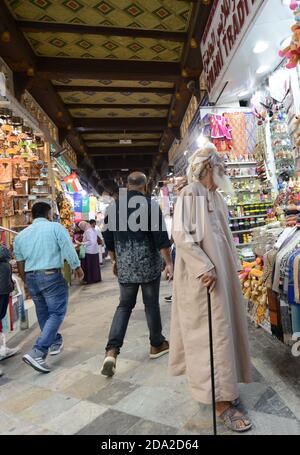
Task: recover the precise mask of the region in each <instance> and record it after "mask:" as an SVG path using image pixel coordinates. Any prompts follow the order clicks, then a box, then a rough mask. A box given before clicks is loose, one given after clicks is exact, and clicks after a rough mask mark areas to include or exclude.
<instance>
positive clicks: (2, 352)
mask: <svg viewBox="0 0 300 455" xmlns="http://www.w3.org/2000/svg"><path fill="white" fill-rule="evenodd" d="M19 352H20V348H19V347H18V348H12V349H11V348H7V347H4V346H1V349H0V360H4V359H8V358H9V357H12V356H13V355H16V354H18V353H19Z"/></svg>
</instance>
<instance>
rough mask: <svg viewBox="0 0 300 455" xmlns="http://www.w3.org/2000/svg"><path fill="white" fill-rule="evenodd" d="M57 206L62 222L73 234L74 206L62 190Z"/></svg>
mask: <svg viewBox="0 0 300 455" xmlns="http://www.w3.org/2000/svg"><path fill="white" fill-rule="evenodd" d="M57 206H58V209H59V216H60V223H61V224H62V225H63V226H64V227H65V228H66V229H67V230H68V231H69V232H70V234H72V226H73V218H74V212H73V207H72V205H71V203H70V201H68V199H67V198H66V197H65V195H64V193H62V192H61V193H59V195H58V196H57Z"/></svg>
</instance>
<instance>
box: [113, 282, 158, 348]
mask: <svg viewBox="0 0 300 455" xmlns="http://www.w3.org/2000/svg"><path fill="white" fill-rule="evenodd" d="M119 284H120V304H119V306H118V308H117V309H116V312H115V315H114V319H113V322H112V325H111V329H110V332H109V337H108V338H109V339H108V343H107V346H106V350H107V351H109V350H115V351H116V352H117V353H118V354H119V352H120V348H121V347H122V346H123V342H124V338H125V335H126V330H127V326H128V322H129V319H130V316H131V313H132V310H133V308H134V307H135V304H136V298H137V293H138V290H139V287H140V286H141V288H142V294H143V301H144V305H145V313H146V319H147V324H148V329H149V332H150V344H151V346H154V347H156V348H157V347H159V346H161V345H162V343H163V342H164V341H165V337H164V336H163V335H162V326H161V316H160V308H159V288H160V276H159V277H158V278H157V279H156V280H154V281H151V282H150V283H142V284H138V283H128V284H123V283H119Z"/></svg>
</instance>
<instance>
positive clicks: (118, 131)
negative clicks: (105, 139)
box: [83, 128, 162, 142]
mask: <svg viewBox="0 0 300 455" xmlns="http://www.w3.org/2000/svg"><path fill="white" fill-rule="evenodd" d="M104 133H105V131H104V132H103V131H100V132H99V131H95V132H93V131H92V132H91V133H90V132H89V133H83V134H89V135H90V134H92V135H93V134H94V135H95V136H97V135H98V134H104ZM107 133H108V134H109V133H110V131H107ZM112 133H113V134H120V136H121V138H122V137H123V136H124V129H121V128H119V129H116V130H114V131H113V132H112ZM125 133H126V134H127V135H130V134H143V133H145V134H161V133H162V130H161V129H157V128H156V129H154V128H153V129H152V130H148V131H141V130H139V129H130V130H128V131H125ZM95 140H97V138H95ZM95 140H94V139H93V142H95ZM153 140H158V139H157V138H153Z"/></svg>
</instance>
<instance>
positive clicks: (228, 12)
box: [201, 0, 263, 93]
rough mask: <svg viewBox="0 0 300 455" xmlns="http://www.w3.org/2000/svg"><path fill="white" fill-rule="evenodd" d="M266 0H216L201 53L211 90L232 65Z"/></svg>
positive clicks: (204, 35)
mask: <svg viewBox="0 0 300 455" xmlns="http://www.w3.org/2000/svg"><path fill="white" fill-rule="evenodd" d="M262 4H263V0H215V2H214V4H213V7H212V11H211V14H210V17H209V20H208V23H207V26H206V29H205V31H204V34H203V38H202V42H201V54H202V59H203V67H204V72H205V74H206V79H207V87H208V91H209V93H211V92H212V90H213V88H214V87H215V86H216V84H217V82H218V81H219V79H220V78H221V76H222V74H223V73H224V71H225V69H226V68H227V67H228V65H229V63H230V60H231V58H232V57H233V55H234V53H235V51H236V49H237V48H238V46H239V44H240V42H241V41H242V39H243V37H244V36H245V34H246V32H247V30H248V29H249V26H250V25H251V22H252V21H253V19H254V17H255V15H256V13H257V12H258V10H259V8H260V7H261V6H262Z"/></svg>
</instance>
